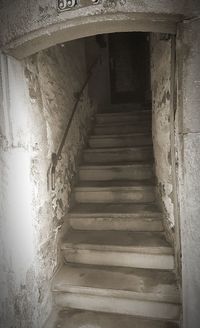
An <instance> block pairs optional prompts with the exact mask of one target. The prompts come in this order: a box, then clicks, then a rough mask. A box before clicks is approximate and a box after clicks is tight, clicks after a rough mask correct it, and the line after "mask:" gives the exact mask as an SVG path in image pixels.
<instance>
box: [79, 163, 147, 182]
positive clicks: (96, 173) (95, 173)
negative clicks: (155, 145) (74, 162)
mask: <svg viewBox="0 0 200 328" xmlns="http://www.w3.org/2000/svg"><path fill="white" fill-rule="evenodd" d="M152 178H153V169H152V167H151V166H146V167H145V166H144V167H142V166H124V167H123V166H122V167H111V168H101V169H95V168H90V169H80V170H79V179H80V180H81V181H92V180H98V181H106V180H145V179H152Z"/></svg>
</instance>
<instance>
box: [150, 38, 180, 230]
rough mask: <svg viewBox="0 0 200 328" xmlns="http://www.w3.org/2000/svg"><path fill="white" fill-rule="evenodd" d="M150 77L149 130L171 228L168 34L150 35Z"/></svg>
mask: <svg viewBox="0 0 200 328" xmlns="http://www.w3.org/2000/svg"><path fill="white" fill-rule="evenodd" d="M151 80H152V106H153V114H152V115H153V131H152V133H153V140H154V156H155V170H156V177H157V186H158V195H159V196H158V197H159V200H160V203H161V207H162V209H163V211H164V213H165V217H166V219H167V221H168V226H169V229H172V231H173V230H174V224H175V223H174V204H173V202H174V200H173V181H172V163H171V136H170V132H171V131H170V121H171V119H173V118H171V117H170V109H171V107H170V90H171V87H170V84H171V38H170V39H169V40H165V39H162V35H160V34H152V35H151ZM172 231H171V232H172Z"/></svg>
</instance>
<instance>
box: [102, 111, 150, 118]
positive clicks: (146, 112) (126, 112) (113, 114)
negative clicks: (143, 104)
mask: <svg viewBox="0 0 200 328" xmlns="http://www.w3.org/2000/svg"><path fill="white" fill-rule="evenodd" d="M151 113H152V111H151V110H146V109H144V110H132V111H122V112H110V113H109V112H104V113H98V114H97V117H99V116H124V115H133V116H134V115H143V114H149V115H150V114H151Z"/></svg>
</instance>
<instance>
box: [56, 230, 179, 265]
mask: <svg viewBox="0 0 200 328" xmlns="http://www.w3.org/2000/svg"><path fill="white" fill-rule="evenodd" d="M61 249H62V251H63V255H64V258H65V261H66V262H71V263H82V264H94V265H105V266H106V265H112V266H120V267H123V266H125V267H134V268H147V269H160V270H172V269H174V255H173V249H172V247H171V246H170V245H169V243H168V242H167V241H166V239H165V236H164V234H163V233H161V232H130V231H78V230H71V231H69V232H68V233H67V235H66V236H65V239H64V242H63V243H62V246H61Z"/></svg>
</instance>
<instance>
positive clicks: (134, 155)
mask: <svg viewBox="0 0 200 328" xmlns="http://www.w3.org/2000/svg"><path fill="white" fill-rule="evenodd" d="M83 160H84V162H86V163H106V164H108V163H113V162H115V163H116V162H120V163H121V162H124V163H125V162H133V161H152V160H153V148H152V146H143V147H141V146H140V147H126V148H125V147H121V148H96V149H95V148H93V149H86V150H85V151H84V152H83Z"/></svg>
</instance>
